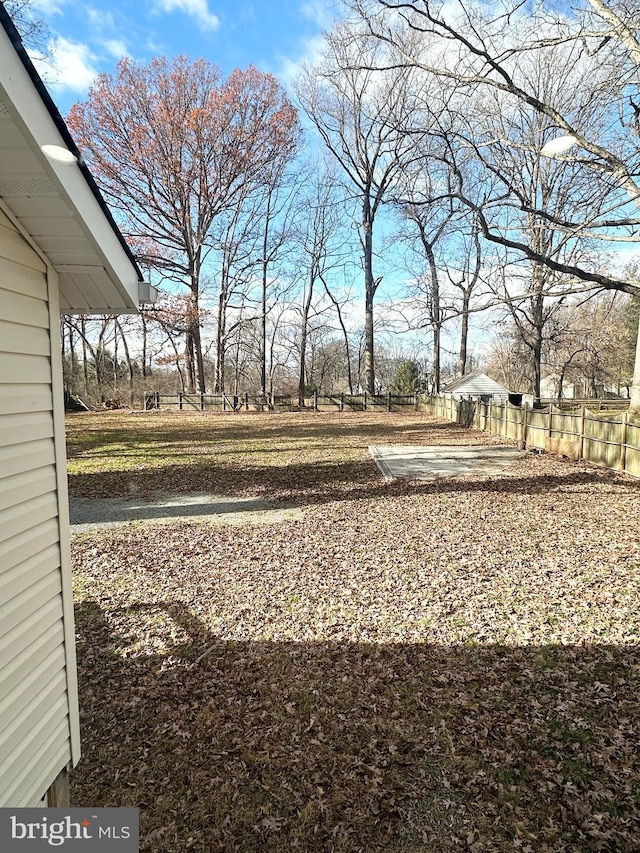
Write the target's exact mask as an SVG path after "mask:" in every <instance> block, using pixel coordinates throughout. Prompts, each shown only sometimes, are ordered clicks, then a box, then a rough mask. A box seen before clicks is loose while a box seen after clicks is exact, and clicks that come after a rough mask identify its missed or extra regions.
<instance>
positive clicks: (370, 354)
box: [362, 198, 376, 394]
mask: <svg viewBox="0 0 640 853" xmlns="http://www.w3.org/2000/svg"><path fill="white" fill-rule="evenodd" d="M362 228H363V231H364V235H363V236H364V240H363V251H364V257H363V261H364V289H365V307H364V385H365V390H366V392H367V393H368V394H375V393H376V374H375V362H374V351H373V343H374V342H373V299H374V296H375V292H376V283H375V281H374V279H373V221H372V217H371V206H370V203H369V199H368V198H365V200H364V202H363V217H362Z"/></svg>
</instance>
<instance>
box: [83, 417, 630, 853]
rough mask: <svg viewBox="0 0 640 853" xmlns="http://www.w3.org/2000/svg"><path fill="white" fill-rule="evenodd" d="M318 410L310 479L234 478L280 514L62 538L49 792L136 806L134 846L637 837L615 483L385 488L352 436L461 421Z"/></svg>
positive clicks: (549, 846)
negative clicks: (65, 748) (65, 783)
mask: <svg viewBox="0 0 640 853" xmlns="http://www.w3.org/2000/svg"><path fill="white" fill-rule="evenodd" d="M206 420H210V421H213V420H214V419H213V418H211V419H206V418H205V419H203V421H206ZM218 420H220V421H224V420H225V419H224V418H221V419H218ZM247 420H248V421H251V422H252V426H251V429H252V430H254V431H255V432H256V433H257V434H258V437H259V438H260V435H259V434H260V432H261V430H264V429H267V428H268V429H273V426H270V425H269V418H268V417H266V416H265V417H262V418H258V417H256V418H248V419H247ZM113 423H114V424H116V423H119V422H116V421H113ZM316 423H317V430H318V431H320V432H321V434H322V435H321V437H322V439H323V440H322V441H315V444H317V445H321V447H320V448H319V447H313V448H312V449H311V451H310V453H309V457H310V458H307V457H306V456H305V450H304V444H305V442H306V443H308V444H314V441H313V432H312V431H311V432H310V433H309V434H307V435H306V436H304V441H301V443H300V445H299V446H298V447H297V448H296V450H295V453H296V454H298V465H299V466H300V467H299V469H298V471H297V474H299V473H300V470H301V469H302V468H304V467H305V466H306V467H308V468H309V469H311V468H315V469H317V468H319V467H320V468H324V471H325V475H326V482H324V481H323V478H322V476H320V475H319V474H318V472H317V471H316V473H315V474H314V476H313V477H310V478H309V480H308V481H305V480H304V479H300V477H298V479H297V481H295V482H293V481H292V480H290V479H288V478H287V476H286V473H280V474H278V475H277V476H276V477H275V479H274V480H273V481H272V485H271V486H269V481H268V478H267V477H266V475H264V471H265V470H267V469H268V468H269V467H270V466H269V465H268V464H266V463H264V462H262V463H260V465H258V466H257V468H256V470H254V473H256V472H257V479H258V481H259V483H258V485H259V486H260V487H263V488H264V491H265V494H266V495H267V496H268V497H270V498H271V499H273V500H274V501H278V500H284V499H285V498H286V500H287V501H288V502H295V503H296V504H297V505H299V506H300V507H302V512H301V514H300V515H297V516H296V517H293V518H287V519H284V520H282V519H281V520H280V521H279V522H278V523H277V524H273V525H265V524H263V523H262V524H256V523H245V524H241V525H240V526H238V524H237V523H236V524H233V525H221V524H215V525H214V524H209V523H207V522H206V521H197V522H196V521H192V520H191V521H183V520H179V521H175V522H172V523H171V524H158V523H154V522H145V523H135V524H133V523H132V524H125V525H123V526H122V527H119V528H110V529H105V530H103V531H92V532H91V534H81V535H76V536H74V537H73V542H72V549H73V560H74V574H75V589H76V629H77V635H78V659H79V672H80V675H79V677H80V698H81V727H82V740H83V753H84V755H83V758H82V760H81V762H80V764H79V765H78V767H77V768H76V770H75V771H74V773H73V775H72V802H73V804H74V805H77V806H83V805H87V806H89V805H91V806H107V805H111V806H137V807H139V808H140V817H141V838H142V842H141V849H142V850H143V851H165V850H167V851H169V850H172V851H175V850H196V851H203V853H204V852H205V851H236V850H237V851H273V853H279V851H282V852H283V853H284V851H295V850H300V851H309V853H313V852H314V851H318V853H320V851H322V853H324V851H354V853H355V851H366V853H370V851H383V850H390V851H424V850H428V851H453V850H468V851H482V853H492V851H513V850H517V851H534V853H539V851H540V852H541V853H544V851H553V853H558V852H559V851H575V853H578V851H585V850H594V851H598V850H604V851H629V853H630V851H635V850H638V849H640V818H639V814H640V763H639V762H638V747H639V739H640V738H639V728H640V722H639V715H638V695H639V690H638V688H639V686H640V685H639V681H640V654H639V651H638V643H639V639H640V636H639V635H640V620H639V618H638V612H639V610H640V603H639V602H640V596H639V592H640V590H639V586H640V540H639V537H638V523H637V519H638V517H639V511H640V490H639V487H640V484H639V483H638V482H637V481H634V480H632V479H630V478H623V477H619V476H617V475H615V474H613V473H611V472H607V471H604V470H598V469H593V468H589V467H587V466H585V465H583V464H581V463H570V462H566V461H561V460H557V459H554V458H551V457H548V456H534V455H528V456H526V457H525V459H524V460H522V461H521V462H519V463H518V465H516V466H513V467H512V468H511V469H509V470H508V471H506V472H504V473H503V474H501V475H500V476H499V477H480V478H470V477H463V478H441V479H439V480H437V481H435V482H433V483H424V482H420V483H417V482H413V483H412V482H394V483H388V484H384V483H381V481H380V478H379V476H378V475H377V472H376V471H375V468H372V467H371V466H372V463H371V461H370V460H369V459H368V458H367V452H366V446H367V444H368V443H371V441H370V437H371V436H373V435H374V433H375V431H376V430H377V429H378V430H380V431H381V430H385V432H384V435H385V439H386V440H389V441H394V440H395V441H396V442H397V443H402V435H403V430H404V431H405V432H406V430H407V429H415V430H421V432H420V435H421V439H420V440H421V441H424V442H425V443H427V442H428V441H429V440H430V436H431V438H433V441H434V442H436V441H438V439H439V438H440V436H442V435H443V434H446V440H444V441H441V443H443V444H444V443H447V444H450V443H453V441H452V434H453V433H455V437H456V438H458V439H460V440H462V441H464V440H467V441H468V440H469V439H470V438H471V439H472V440H473V441H474V443H477V442H478V441H482V440H483V439H485V438H486V437H485V436H481V435H480V434H478V433H472V432H471V431H469V430H463V428H455V426H454V425H447V427H446V428H445V427H443V425H442V423H441V422H438V421H437V420H435V419H430V418H428V417H426V416H424V415H420V416H415V417H407V416H394V415H392V416H379V415H378V416H374V415H362V416H358V417H356V418H354V419H350V418H349V416H347V418H346V419H345V420H343V421H342V422H341V421H340V420H339V419H336V418H330V417H329V418H326V417H325V416H321V417H319V418H318V419H317V421H316ZM175 424H176V425H175V430H176V434H179V432H180V421H179V419H177V418H176V419H175ZM350 424H351V426H349V425H350ZM354 425H357V429H354ZM163 428H164V429H167V430H170V429H171V427H170V426H169V425H167V426H166V427H163ZM234 428H235V422H234V421H233V420H230V419H227V420H226V425H225V426H224V429H226V430H228V431H229V435H228V439H227V440H228V442H229V443H230V444H232V443H233V436H232V434H231V433H232V431H233V429H234ZM242 428H243V429H248V427H246V425H245V424H244V422H243V425H242ZM221 429H223V427H222V426H221V425H220V424H219V423H216V424H215V430H216V434H217V435H219V431H220V430H221ZM350 429H351V434H350V436H349V438H348V442H349V446H348V447H344V446H343V447H342V448H341V447H340V442H341V441H342V442H346V441H347V439H346V438H345V433H348V432H349V430H350ZM394 430H395V432H394ZM331 438H333V441H331V440H330V439H331ZM199 440H201V437H200V439H199ZM283 440H284V439H283ZM378 443H380V441H379V438H378ZM405 443H406V442H405ZM411 443H416V442H415V441H414V440H413V438H412V442H411ZM358 444H359V447H358ZM96 446H98V445H96ZM94 450H95V448H94ZM356 451H357V452H356ZM274 452H275V453H276V455H279V456H281V457H282V460H284V461H282V462H281V464H284V465H286V452H285V451H284V450H282V449H280V448H276V450H275V451H274ZM341 453H342V455H343V456H345V457H349V463H350V464H352V465H353V466H354V467H353V470H354V472H355V473H354V475H353V477H352V478H351V479H349V477H348V476H346V475H345V479H344V481H340V482H339V484H336V481H335V479H334V478H333V473H335V470H336V464H337V463H338V462H339V459H336V455H339V454H341ZM318 457H320V458H318ZM323 460H324V463H326V464H324V465H323V464H322V462H323ZM110 464H112V465H113V468H114V471H115V470H116V466H115V463H110ZM195 464H197V465H200V464H202V463H201V460H200V461H197V462H196V463H195ZM216 464H218V463H216ZM219 464H220V466H221V468H223V469H224V467H225V466H224V460H222V461H221V462H220V463H219ZM184 467H185V470H186V469H188V468H189V463H187V464H186V465H185V466H184ZM276 467H277V466H274V469H275V468H276ZM159 470H162V469H161V468H160V469H159ZM341 470H342V473H343V474H344V469H341ZM261 472H262V473H261ZM332 472H333V473H332ZM107 473H108V472H107ZM112 473H113V471H112ZM227 473H229V471H227ZM233 473H235V469H234V472H233ZM92 476H94V477H97V478H100V477H103V476H105V472H102V473H97V474H94V475H92ZM155 476H159V475H157V474H154V477H155ZM216 476H222V474H220V475H216ZM261 476H263V479H262V481H260V477H261ZM112 482H115V481H112ZM247 483H248V484H247V485H246V486H244V485H243V486H242V487H241V488H240V490H243V489H244V490H247V489H248V490H250V489H251V485H250V483H249V481H247ZM166 487H167V483H166V482H165V483H164V485H163V488H166ZM236 493H237V491H236ZM112 494H113V492H112Z"/></svg>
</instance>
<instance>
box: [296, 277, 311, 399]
mask: <svg viewBox="0 0 640 853" xmlns="http://www.w3.org/2000/svg"><path fill="white" fill-rule="evenodd" d="M313 277H314V276H313V270H311V271H310V273H309V290H308V292H307V293H306V295H305V298H304V303H303V305H302V324H301V328H300V369H299V371H298V405H299V406H304V392H305V386H306V382H305V359H306V355H307V328H308V324H309V309H310V308H311V300H312V298H313Z"/></svg>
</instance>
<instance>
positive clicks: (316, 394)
mask: <svg viewBox="0 0 640 853" xmlns="http://www.w3.org/2000/svg"><path fill="white" fill-rule="evenodd" d="M313 411H314V412H317V411H318V391H317V389H316V390H315V391H314V392H313Z"/></svg>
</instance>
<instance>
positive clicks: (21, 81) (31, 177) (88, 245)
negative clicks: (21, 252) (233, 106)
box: [0, 3, 142, 314]
mask: <svg viewBox="0 0 640 853" xmlns="http://www.w3.org/2000/svg"><path fill="white" fill-rule="evenodd" d="M0 24H1V26H0V209H2V210H3V211H4V212H5V213H6V215H7V216H9V218H10V219H11V220H12V221H13V222H14V223H15V224H16V226H17V227H18V228H20V230H21V231H22V232H23V233H25V234H27V235H29V237H30V239H31V240H32V242H33V243H34V244H35V247H36V248H37V249H39V250H40V252H41V253H42V254H43V255H45V256H46V259H47V260H48V261H49V263H51V264H52V266H53V267H54V269H55V270H56V271H57V273H58V280H59V287H60V310H61V311H62V312H63V313H83V314H90V313H111V312H114V313H115V312H122V311H136V310H137V308H138V301H139V284H141V283H142V275H141V273H140V269H139V267H138V265H137V264H136V261H135V259H134V257H133V254H132V253H131V250H130V248H129V247H128V246H127V244H126V242H125V240H124V238H123V236H122V234H121V232H120V230H119V229H118V227H117V225H116V223H115V221H114V219H113V217H112V215H111V213H110V211H109V209H108V207H107V205H106V203H105V201H104V199H103V198H102V196H101V194H100V191H99V190H98V187H97V186H96V183H95V181H94V179H93V177H92V176H91V173H90V172H89V170H88V168H87V166H86V164H85V163H84V162H83V160H82V157H81V156H80V152H79V151H78V149H77V147H76V145H75V143H74V141H73V139H72V137H71V134H70V132H69V129H68V128H67V126H66V124H65V122H64V120H63V119H62V117H61V116H60V113H59V112H58V109H57V108H56V106H55V104H54V103H53V101H52V99H51V96H50V95H49V93H48V91H47V89H46V87H45V85H44V83H43V82H42V80H41V79H40V77H39V75H38V73H37V71H36V70H35V68H34V66H33V63H32V62H31V60H30V59H29V56H28V55H27V52H26V50H25V48H24V45H23V43H22V40H21V38H20V35H19V34H18V32H17V30H16V28H15V26H14V24H13V22H12V20H11V18H10V17H9V15H8V13H7V12H6V10H5V8H4V6H3V5H2V3H0ZM44 145H56V146H59V147H62V148H64V149H67V150H68V151H70V152H71V153H72V154H73V155H74V156H75V158H76V162H75V163H73V164H71V165H65V164H60V163H57V162H55V161H52V160H51V159H49V158H48V157H47V156H46V155H45V154H44V152H43V148H42V146H44ZM141 292H142V291H141Z"/></svg>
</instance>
